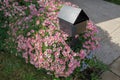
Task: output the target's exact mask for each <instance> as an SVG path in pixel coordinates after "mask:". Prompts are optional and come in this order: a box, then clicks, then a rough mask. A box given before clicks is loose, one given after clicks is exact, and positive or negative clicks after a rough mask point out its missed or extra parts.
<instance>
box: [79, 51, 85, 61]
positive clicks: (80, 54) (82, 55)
mask: <svg viewBox="0 0 120 80" xmlns="http://www.w3.org/2000/svg"><path fill="white" fill-rule="evenodd" d="M79 56H80V59H84V58H85V57H86V53H85V51H84V50H80V53H79Z"/></svg>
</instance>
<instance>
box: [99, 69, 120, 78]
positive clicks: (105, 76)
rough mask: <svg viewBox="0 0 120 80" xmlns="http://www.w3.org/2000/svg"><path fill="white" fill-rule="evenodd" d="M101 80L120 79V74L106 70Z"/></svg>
mask: <svg viewBox="0 0 120 80" xmlns="http://www.w3.org/2000/svg"><path fill="white" fill-rule="evenodd" d="M101 78H102V79H101V80H120V78H119V77H118V76H116V75H115V74H113V73H112V72H110V71H107V72H104V73H103V74H102V75H101Z"/></svg>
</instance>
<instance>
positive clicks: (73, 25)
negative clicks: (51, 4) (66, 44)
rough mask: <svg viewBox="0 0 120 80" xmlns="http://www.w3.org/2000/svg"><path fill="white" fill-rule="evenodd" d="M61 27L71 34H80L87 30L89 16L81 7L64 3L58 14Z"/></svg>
mask: <svg viewBox="0 0 120 80" xmlns="http://www.w3.org/2000/svg"><path fill="white" fill-rule="evenodd" d="M58 18H59V23H60V29H61V30H63V31H64V32H66V33H67V34H68V35H69V36H74V35H76V34H80V33H82V32H84V31H85V30H86V26H87V21H88V20H89V17H88V16H87V15H86V14H85V12H84V11H83V10H82V9H80V8H74V7H71V6H66V5H64V6H63V7H62V9H61V10H60V12H59V14H58Z"/></svg>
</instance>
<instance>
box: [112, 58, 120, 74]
mask: <svg viewBox="0 0 120 80" xmlns="http://www.w3.org/2000/svg"><path fill="white" fill-rule="evenodd" d="M110 69H111V70H112V71H113V72H114V73H115V74H117V75H119V76H120V58H119V59H118V60H116V61H115V62H114V63H113V64H112V65H111V67H110Z"/></svg>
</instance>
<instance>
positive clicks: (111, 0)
mask: <svg viewBox="0 0 120 80" xmlns="http://www.w3.org/2000/svg"><path fill="white" fill-rule="evenodd" d="M105 1H109V2H112V3H115V4H118V5H120V0H105Z"/></svg>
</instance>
